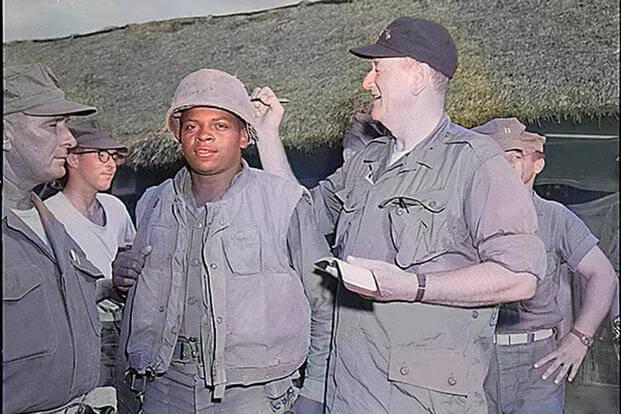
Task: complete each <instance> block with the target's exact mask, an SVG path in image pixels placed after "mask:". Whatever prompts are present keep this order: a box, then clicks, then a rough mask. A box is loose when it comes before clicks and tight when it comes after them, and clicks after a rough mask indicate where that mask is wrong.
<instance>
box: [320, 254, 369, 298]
mask: <svg viewBox="0 0 621 414" xmlns="http://www.w3.org/2000/svg"><path fill="white" fill-rule="evenodd" d="M315 266H316V267H317V268H319V269H321V270H323V271H324V272H327V273H329V274H331V275H332V276H334V277H340V278H341V280H343V284H344V285H345V287H346V288H347V289H348V290H351V291H352V292H356V293H360V294H363V295H365V294H366V295H368V294H372V293H375V292H377V283H376V282H375V277H374V276H373V272H371V271H370V270H368V269H365V268H364V267H360V266H355V265H353V264H350V263H347V262H346V261H344V260H341V259H337V258H336V257H324V258H322V259H321V260H319V261H318V262H317V263H315Z"/></svg>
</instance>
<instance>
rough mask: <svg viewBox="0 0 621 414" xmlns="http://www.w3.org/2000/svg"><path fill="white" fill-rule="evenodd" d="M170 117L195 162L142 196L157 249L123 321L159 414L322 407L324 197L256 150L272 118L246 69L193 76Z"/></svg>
mask: <svg viewBox="0 0 621 414" xmlns="http://www.w3.org/2000/svg"><path fill="white" fill-rule="evenodd" d="M265 93H266V90H263V91H262V94H263V95H264V96H265ZM271 97H272V98H273V99H275V96H274V95H273V92H272V93H271ZM265 99H266V100H268V101H269V99H267V98H265ZM166 122H167V125H168V128H169V129H170V131H171V132H172V133H173V134H174V135H175V137H177V139H178V140H179V141H180V143H181V149H182V152H183V155H184V157H185V160H186V161H187V166H186V167H185V168H183V169H181V170H180V171H179V172H178V173H177V174H176V176H175V177H174V178H172V179H169V180H166V181H165V182H164V183H162V184H161V185H159V186H157V187H152V188H150V189H148V190H147V191H146V193H145V194H144V196H143V197H142V198H141V199H140V201H139V202H138V205H137V209H136V211H137V213H136V217H137V227H138V233H137V236H136V241H135V243H134V246H133V250H134V251H136V250H137V249H142V248H143V247H144V246H147V245H150V246H151V247H152V249H153V251H152V253H151V254H150V255H149V256H147V257H146V260H145V261H144V267H142V270H141V272H140V276H139V277H138V279H137V281H136V284H135V287H134V288H133V290H131V291H130V292H131V293H130V297H129V299H128V303H130V304H131V305H128V311H127V312H126V314H125V316H124V321H123V338H125V339H123V340H122V343H126V345H123V346H124V348H123V349H124V350H125V351H126V352H127V355H128V359H129V366H130V370H131V371H133V374H131V375H130V378H129V381H130V382H132V383H134V384H137V385H134V388H136V389H138V390H139V392H144V403H143V407H144V411H145V413H151V412H153V413H156V412H157V413H159V412H173V411H174V412H175V413H215V412H223V413H253V414H257V413H274V412H277V413H282V412H285V411H286V410H289V409H290V408H291V407H292V405H293V404H294V402H295V404H296V406H295V407H294V408H293V409H294V410H295V412H308V413H321V412H322V411H323V398H324V397H323V396H324V379H325V373H326V366H327V357H328V347H329V340H330V329H331V321H332V300H331V294H330V291H329V290H327V289H326V288H324V287H323V286H322V282H324V280H323V279H322V278H321V277H320V276H318V275H316V274H314V273H313V263H314V262H315V261H316V260H318V259H319V258H321V257H323V256H325V255H326V254H327V252H328V251H329V249H328V246H327V243H326V242H325V240H324V239H323V237H322V236H321V235H320V234H319V232H318V231H317V226H316V224H315V221H314V216H313V214H312V210H311V198H310V194H308V193H307V192H305V190H304V188H303V187H301V186H300V185H298V184H296V183H294V182H291V181H290V180H286V179H283V178H280V177H277V176H274V175H270V174H267V173H265V172H263V171H261V170H257V169H254V168H250V167H249V166H248V165H247V164H246V162H245V161H244V160H243V159H242V157H241V150H242V149H243V148H246V146H247V145H248V142H249V139H250V138H251V137H252V136H254V135H255V134H256V133H257V130H258V131H263V130H265V129H266V128H265V127H266V122H265V119H264V118H262V115H261V111H259V110H257V111H255V110H254V109H253V106H252V104H251V102H250V98H249V96H248V93H247V92H246V90H245V88H244V86H243V84H242V83H241V82H240V81H239V80H238V79H236V78H235V77H233V76H231V75H229V74H227V73H225V72H222V71H219V70H214V69H201V70H198V71H196V72H193V73H191V74H189V75H188V76H186V77H185V78H184V79H183V80H182V81H181V83H180V84H179V86H178V87H177V90H176V91H175V95H174V97H173V102H172V105H171V107H170V109H169V110H168V112H167V114H166ZM267 123H269V120H268V122H267ZM258 135H259V136H258V139H261V134H260V133H258ZM130 254H132V251H128V252H127V255H130ZM140 267H141V266H138V268H140ZM127 279H131V277H129V278H127ZM126 282H128V284H131V280H127V281H126ZM304 361H307V368H306V373H307V376H306V380H305V383H304V387H303V388H302V390H301V395H302V396H303V397H302V396H301V397H298V398H297V401H296V396H297V394H298V390H297V389H296V388H294V387H293V383H292V380H293V379H294V378H296V376H297V370H298V368H299V367H300V366H301V365H302V364H303V363H304Z"/></svg>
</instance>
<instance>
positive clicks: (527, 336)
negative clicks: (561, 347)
mask: <svg viewBox="0 0 621 414" xmlns="http://www.w3.org/2000/svg"><path fill="white" fill-rule="evenodd" d="M552 335H554V329H552V328H550V329H540V330H538V331H533V332H522V333H515V334H494V343H495V344H496V345H503V346H508V345H523V344H530V343H531V342H537V341H541V340H543V339H548V338H549V337H551V336H552Z"/></svg>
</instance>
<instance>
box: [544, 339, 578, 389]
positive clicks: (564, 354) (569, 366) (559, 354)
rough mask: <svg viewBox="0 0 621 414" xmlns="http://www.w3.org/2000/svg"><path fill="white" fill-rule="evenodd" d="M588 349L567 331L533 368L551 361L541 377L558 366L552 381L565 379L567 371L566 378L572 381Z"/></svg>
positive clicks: (547, 375)
mask: <svg viewBox="0 0 621 414" xmlns="http://www.w3.org/2000/svg"><path fill="white" fill-rule="evenodd" d="M588 350H589V348H588V347H587V346H586V345H584V344H583V343H582V342H580V339H579V338H578V337H577V336H576V335H574V334H572V333H568V334H567V335H565V336H564V337H563V339H561V341H560V342H559V345H558V347H557V348H556V349H555V350H554V351H552V352H550V353H549V354H548V355H546V356H544V357H543V358H541V359H540V360H539V361H537V362H535V368H539V367H540V366H542V365H544V364H547V363H548V362H550V361H552V364H551V365H550V366H549V367H548V369H546V371H545V372H544V373H543V375H542V376H541V379H543V380H546V379H548V378H549V377H550V376H551V375H552V374H554V373H555V372H556V370H558V369H559V368H560V370H559V372H558V375H557V376H556V378H555V380H554V383H555V384H560V383H561V382H562V381H563V380H564V379H565V376H566V375H567V373H568V372H569V376H568V377H567V379H568V380H569V381H573V379H574V378H575V376H576V374H577V373H578V369H579V368H580V365H581V364H582V361H583V360H584V356H585V355H586V353H587V351H588Z"/></svg>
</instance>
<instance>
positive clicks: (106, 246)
mask: <svg viewBox="0 0 621 414" xmlns="http://www.w3.org/2000/svg"><path fill="white" fill-rule="evenodd" d="M96 198H97V200H98V201H99V202H100V203H101V205H102V206H103V209H104V212H105V215H106V225H105V226H100V225H98V224H95V223H93V222H92V221H90V220H89V219H87V218H86V217H84V216H83V215H82V213H80V212H79V211H78V209H76V208H75V207H74V206H73V204H71V202H70V201H69V200H68V199H67V198H66V197H65V195H64V194H63V192H62V191H59V192H58V193H57V194H55V195H54V196H52V197H50V198H48V199H47V200H45V201H44V203H45V205H46V206H47V208H48V209H49V210H50V211H51V212H52V214H54V216H55V217H56V218H57V219H58V221H60V222H61V223H62V224H63V225H64V226H65V229H66V230H67V233H69V235H70V236H71V237H72V238H73V239H74V240H75V241H76V243H78V245H79V246H80V247H81V248H82V250H84V253H85V254H86V258H87V259H88V260H89V261H90V262H91V263H93V264H94V265H95V267H97V268H98V269H99V270H101V272H102V273H103V274H104V276H105V277H106V278H107V279H110V278H112V261H113V260H114V258H115V257H116V253H117V251H118V249H119V247H124V246H128V245H131V244H132V242H133V241H134V237H135V235H136V228H135V227H134V224H133V223H132V219H131V217H130V216H129V213H128V212H127V208H125V205H124V204H123V202H122V201H121V200H119V199H118V198H116V197H115V196H113V195H111V194H106V193H97V195H96Z"/></svg>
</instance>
